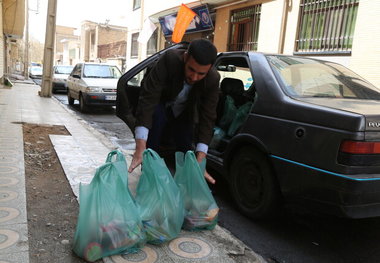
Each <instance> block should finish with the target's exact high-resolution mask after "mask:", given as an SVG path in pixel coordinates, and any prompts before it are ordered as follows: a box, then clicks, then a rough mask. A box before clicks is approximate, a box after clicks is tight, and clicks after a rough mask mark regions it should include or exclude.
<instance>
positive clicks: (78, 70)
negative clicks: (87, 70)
mask: <svg viewBox="0 0 380 263" xmlns="http://www.w3.org/2000/svg"><path fill="white" fill-rule="evenodd" d="M70 75H71V76H73V75H78V76H80V75H81V65H80V64H77V65H76V66H75V67H74V69H73V71H72V72H71V74H70Z"/></svg>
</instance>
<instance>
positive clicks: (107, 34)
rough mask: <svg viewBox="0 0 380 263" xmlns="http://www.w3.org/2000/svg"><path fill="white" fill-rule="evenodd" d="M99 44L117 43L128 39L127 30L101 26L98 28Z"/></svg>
mask: <svg viewBox="0 0 380 263" xmlns="http://www.w3.org/2000/svg"><path fill="white" fill-rule="evenodd" d="M98 30H99V31H98V34H99V35H98V36H99V38H98V45H105V44H110V43H115V42H119V41H126V40H127V32H126V30H125V31H123V30H119V29H113V28H110V27H103V26H101V27H99V28H98Z"/></svg>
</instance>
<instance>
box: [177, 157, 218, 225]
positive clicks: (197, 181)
mask: <svg viewBox="0 0 380 263" xmlns="http://www.w3.org/2000/svg"><path fill="white" fill-rule="evenodd" d="M205 168H206V160H203V162H202V163H201V164H199V163H198V161H197V159H196V157H195V154H194V152H192V151H188V152H187V153H186V155H184V154H183V153H182V152H176V173H175V176H174V180H175V182H176V183H177V185H178V186H179V188H180V190H181V192H182V195H183V197H184V206H185V213H186V214H185V220H184V223H183V228H184V229H186V230H202V229H209V230H211V229H213V228H214V227H215V225H216V224H217V222H218V212H219V208H218V206H217V204H216V202H215V199H214V197H213V196H212V194H211V191H210V188H209V187H208V185H207V182H206V180H205V178H204V172H205Z"/></svg>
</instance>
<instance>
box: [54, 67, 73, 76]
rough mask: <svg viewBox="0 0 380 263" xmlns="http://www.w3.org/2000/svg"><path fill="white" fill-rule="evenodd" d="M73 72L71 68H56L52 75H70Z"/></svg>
mask: <svg viewBox="0 0 380 263" xmlns="http://www.w3.org/2000/svg"><path fill="white" fill-rule="evenodd" d="M72 70H73V66H56V68H55V70H54V73H55V74H70V73H71V71H72Z"/></svg>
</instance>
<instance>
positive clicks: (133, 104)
mask: <svg viewBox="0 0 380 263" xmlns="http://www.w3.org/2000/svg"><path fill="white" fill-rule="evenodd" d="M188 45H189V43H188V42H181V43H178V44H176V45H173V46H170V47H168V48H166V49H164V50H161V51H159V52H157V53H156V54H154V55H152V56H150V57H149V58H147V59H145V60H143V61H142V62H140V63H139V64H137V65H136V66H134V67H133V68H131V69H130V70H128V71H127V72H126V73H124V74H123V75H122V76H121V77H120V79H119V81H118V83H117V94H116V95H117V97H116V116H117V117H119V118H120V119H121V120H123V121H124V122H125V123H126V124H127V125H128V127H129V129H130V130H131V131H132V133H134V130H135V120H136V117H135V114H136V109H137V104H138V100H139V96H140V91H141V88H142V87H141V86H142V83H143V79H144V77H146V75H147V74H149V70H150V69H151V68H152V67H153V66H154V64H155V62H156V61H157V60H158V59H159V57H160V56H161V55H162V54H164V53H165V52H166V51H168V50H170V49H177V48H181V49H187V47H188Z"/></svg>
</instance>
